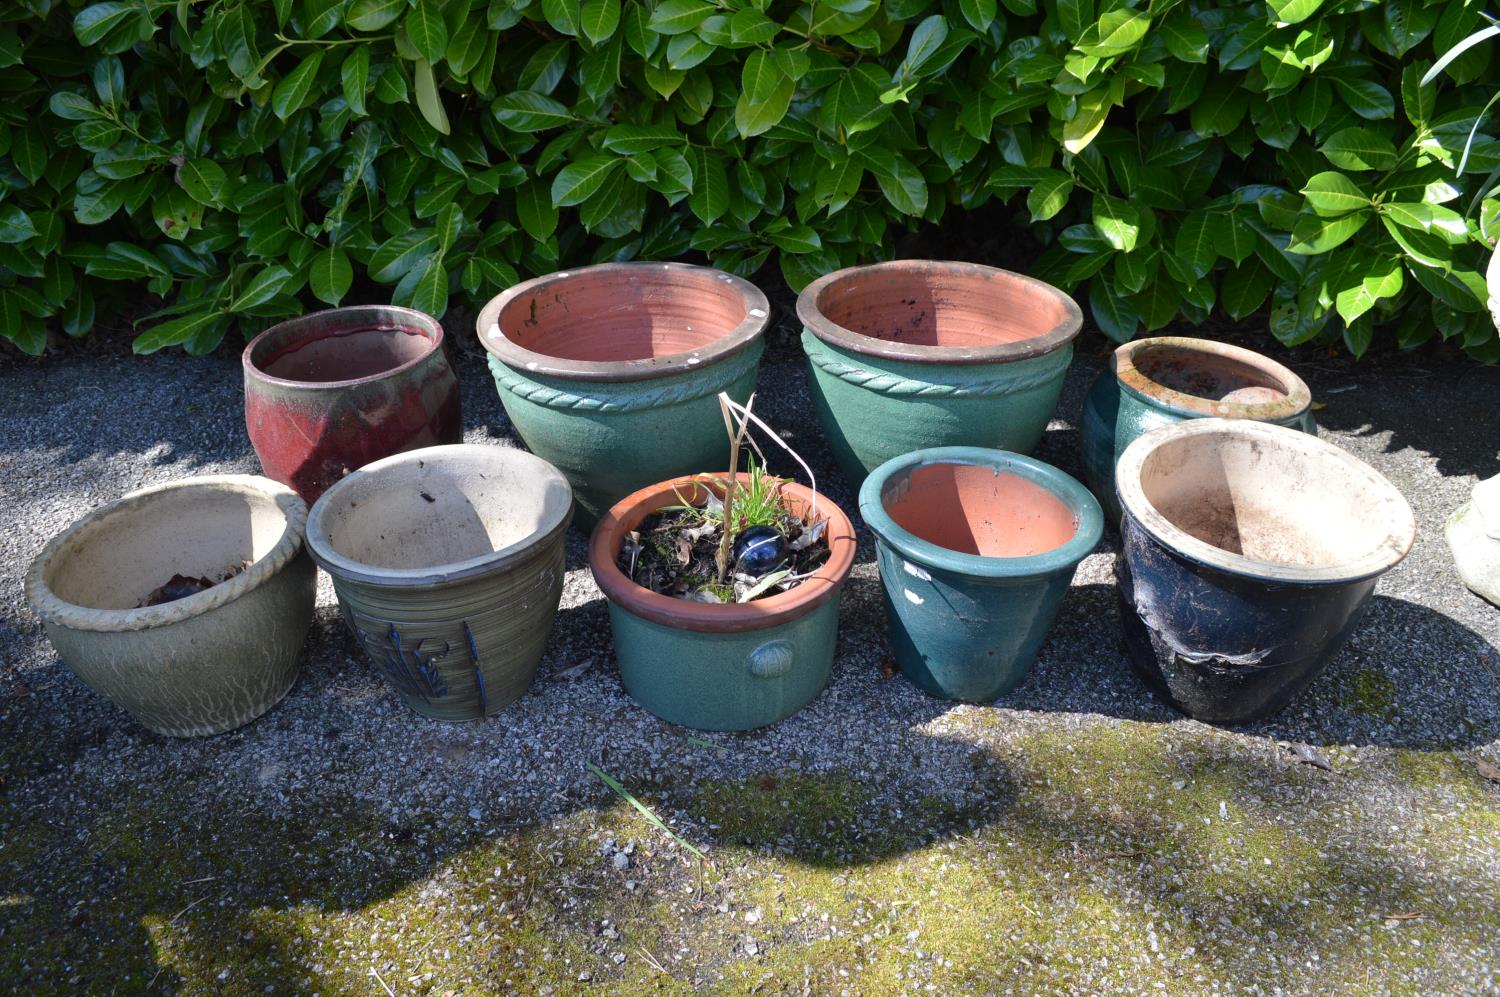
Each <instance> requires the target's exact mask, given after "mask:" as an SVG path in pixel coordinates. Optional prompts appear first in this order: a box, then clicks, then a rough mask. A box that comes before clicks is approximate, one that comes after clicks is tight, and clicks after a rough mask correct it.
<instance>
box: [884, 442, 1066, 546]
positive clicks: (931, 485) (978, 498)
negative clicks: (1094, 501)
mask: <svg viewBox="0 0 1500 997" xmlns="http://www.w3.org/2000/svg"><path fill="white" fill-rule="evenodd" d="M881 502H882V503H883V504H884V506H885V511H886V514H887V515H889V516H890V517H891V519H893V520H895V522H896V525H897V526H900V527H901V528H902V529H903V530H906V531H907V532H908V533H910V534H912V535H913V536H915V537H917V538H919V539H921V540H926V541H927V542H928V543H930V544H936V545H937V546H939V547H944V548H946V549H948V550H952V551H957V552H959V553H961V554H979V555H981V556H983V557H1029V556H1031V555H1033V554H1042V553H1045V552H1047V551H1049V550H1056V549H1057V548H1058V547H1061V546H1062V545H1063V544H1065V543H1067V542H1068V541H1069V540H1072V539H1073V537H1074V535H1075V534H1077V532H1078V518H1077V517H1076V516H1075V515H1074V514H1073V511H1072V510H1071V509H1069V508H1068V506H1067V504H1066V503H1065V502H1063V501H1062V499H1060V498H1058V497H1057V496H1056V495H1054V494H1052V493H1051V492H1050V491H1048V490H1047V489H1045V488H1043V487H1042V486H1041V485H1038V484H1036V483H1035V482H1032V481H1028V480H1027V479H1025V478H1023V477H1021V476H1020V475H1018V474H1013V473H1011V472H1009V471H997V470H995V469H994V468H989V467H976V466H974V465H972V464H924V465H922V466H920V467H917V468H914V469H913V470H912V471H911V472H910V473H908V474H904V475H898V476H895V477H893V478H892V479H891V480H890V481H889V482H887V483H886V486H885V488H884V490H883V492H882V494H881Z"/></svg>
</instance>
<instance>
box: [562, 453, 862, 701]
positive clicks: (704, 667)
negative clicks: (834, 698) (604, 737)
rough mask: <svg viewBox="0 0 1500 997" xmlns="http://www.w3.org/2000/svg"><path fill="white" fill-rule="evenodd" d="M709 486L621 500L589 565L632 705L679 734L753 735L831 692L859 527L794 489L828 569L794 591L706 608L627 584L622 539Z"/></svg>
mask: <svg viewBox="0 0 1500 997" xmlns="http://www.w3.org/2000/svg"><path fill="white" fill-rule="evenodd" d="M742 478H743V476H742ZM707 487H709V485H707V484H705V483H704V482H703V480H702V479H701V478H699V477H695V476H688V477H682V478H678V479H676V480H673V481H667V482H663V483H661V484H657V485H653V486H651V487H649V488H643V489H641V490H640V491H638V492H636V493H635V494H633V495H630V496H628V497H627V498H625V499H622V500H621V501H620V502H619V503H618V504H616V505H615V507H614V508H612V509H611V510H610V511H609V514H608V515H606V516H605V517H604V518H603V519H602V520H600V522H599V525H598V526H597V527H596V528H595V529H594V535H593V537H592V538H591V539H590V541H589V567H590V568H591V569H592V570H593V573H594V580H595V581H596V582H598V584H599V588H600V589H601V590H603V592H604V594H605V595H606V596H607V597H608V598H609V619H610V626H611V628H612V629H613V631H614V641H615V654H616V657H617V658H618V660H619V664H620V678H621V680H622V681H623V682H624V683H625V689H626V691H627V692H629V693H630V695H631V698H633V699H634V700H635V701H636V702H637V703H639V704H640V705H641V706H643V707H645V708H646V709H647V710H650V711H651V712H652V713H654V714H656V715H657V716H659V717H661V718H662V719H663V720H667V721H670V722H671V723H675V724H681V725H682V726H684V727H693V728H696V729H698V730H751V729H753V728H755V727H764V726H766V725H767V724H772V723H775V722H776V721H778V720H781V719H783V718H785V717H789V716H791V715H792V714H793V713H796V712H797V711H798V710H800V709H802V707H804V706H806V705H807V704H808V703H810V702H812V700H813V699H814V698H815V697H816V696H817V695H818V693H819V692H821V691H822V689H823V687H824V686H825V685H827V684H828V674H829V671H830V670H831V669H832V667H833V650H834V642H835V640H836V638H837V636H838V612H839V592H840V590H841V588H842V587H843V584H844V580H845V579H846V578H847V577H848V575H849V569H850V568H851V567H853V564H854V527H853V526H852V525H851V524H850V522H849V517H847V516H845V515H844V513H843V511H842V510H840V509H839V508H838V507H837V506H835V505H834V504H833V503H832V502H830V501H828V499H826V498H824V497H823V496H821V495H818V496H815V495H814V493H813V492H812V490H811V489H808V488H804V487H802V486H801V485H797V484H790V483H789V484H787V485H785V486H784V491H783V494H784V495H785V496H786V498H787V500H788V503H789V505H790V508H791V509H792V511H793V512H794V513H795V514H797V515H800V516H804V517H807V516H812V515H814V513H813V511H812V510H813V506H814V503H816V508H817V512H816V516H817V517H818V518H819V519H822V520H825V521H826V522H827V523H828V526H827V531H828V532H827V536H828V542H829V546H830V556H829V558H828V560H827V561H826V562H825V563H824V564H823V566H822V567H821V568H819V569H818V570H817V572H816V573H815V574H814V575H813V576H812V577H811V578H808V579H806V580H804V581H803V582H802V583H801V584H800V585H798V586H796V587H795V588H793V589H791V590H790V591H787V592H782V593H780V594H778V595H773V596H768V597H766V598H764V599H757V600H756V601H754V602H749V603H738V604H726V605H707V604H704V603H699V602H689V601H687V600H685V599H674V598H671V597H669V596H665V595H660V594H658V593H656V592H652V591H651V590H649V589H646V588H643V587H642V586H640V585H637V584H636V583H635V582H633V581H631V580H630V579H629V578H627V577H626V576H625V574H624V573H623V572H621V571H620V569H619V567H618V566H617V565H616V564H615V558H616V557H617V556H618V555H619V552H620V547H621V544H622V542H623V541H624V538H625V534H626V533H628V532H629V531H631V530H633V529H635V528H636V527H637V526H638V525H639V524H640V522H641V520H643V519H645V518H646V517H647V516H648V515H650V514H651V513H653V512H656V511H657V510H659V509H661V508H663V507H664V506H668V505H675V504H678V503H679V502H681V501H683V500H684V499H685V500H686V501H688V502H691V503H698V502H701V501H703V500H704V499H705V498H706V497H707V496H706V494H705V493H704V491H703V489H706V488H707ZM679 495H680V496H681V498H679V497H678V496H679Z"/></svg>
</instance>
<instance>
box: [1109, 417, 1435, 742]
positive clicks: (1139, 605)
mask: <svg viewBox="0 0 1500 997" xmlns="http://www.w3.org/2000/svg"><path fill="white" fill-rule="evenodd" d="M1117 481H1118V485H1119V495H1120V504H1121V505H1122V506H1123V508H1124V519H1123V521H1122V524H1121V535H1122V541H1123V547H1122V550H1121V554H1120V557H1119V559H1118V560H1117V562H1116V574H1117V578H1118V581H1119V592H1120V603H1121V615H1122V616H1123V619H1124V624H1125V643H1126V647H1127V648H1128V650H1129V652H1130V660H1131V662H1132V663H1133V664H1134V666H1135V669H1136V671H1137V672H1139V673H1140V675H1141V677H1142V678H1143V679H1145V681H1146V682H1147V683H1148V684H1149V685H1150V686H1151V687H1152V688H1154V689H1155V690H1156V691H1157V692H1159V693H1161V694H1162V695H1164V696H1165V697H1166V698H1167V699H1169V700H1170V701H1171V702H1172V703H1174V704H1175V705H1176V706H1177V707H1178V708H1180V709H1181V710H1182V711H1183V712H1184V713H1187V714H1188V715H1189V716H1192V717H1195V718H1197V719H1199V720H1206V721H1210V722H1217V723H1245V722H1249V721H1252V720H1259V719H1263V718H1265V717H1268V716H1271V715H1272V714H1274V713H1276V712H1278V711H1279V710H1281V709H1282V708H1283V707H1284V706H1286V704H1287V703H1288V702H1290V701H1291V700H1292V699H1293V697H1295V696H1296V695H1297V694H1298V693H1300V692H1301V691H1302V690H1303V689H1305V688H1306V687H1307V686H1308V684H1309V683H1311V682H1312V681H1313V679H1314V678H1316V677H1317V676H1318V674H1319V673H1320V672H1321V671H1322V670H1323V668H1324V667H1325V666H1326V665H1327V664H1328V662H1329V661H1330V660H1331V659H1332V658H1333V656H1334V655H1335V654H1337V653H1338V650H1339V648H1340V647H1342V646H1343V644H1344V641H1345V640H1346V639H1347V638H1348V637H1349V635H1350V634H1351V633H1352V632H1353V631H1354V629H1355V627H1357V626H1358V624H1359V621H1360V618H1361V616H1362V615H1363V614H1364V611H1365V608H1366V606H1367V605H1368V604H1369V602H1370V596H1371V594H1372V593H1373V592H1374V591H1375V582H1376V579H1378V578H1379V577H1380V575H1381V574H1383V573H1384V572H1386V571H1387V570H1389V569H1390V568H1391V567H1392V566H1394V565H1395V564H1396V563H1397V562H1398V561H1400V560H1401V559H1402V558H1403V557H1405V556H1406V552H1407V551H1408V550H1410V549H1411V545H1412V541H1413V539H1414V538H1415V535H1416V524H1415V521H1414V520H1413V518H1412V513H1411V508H1410V507H1409V506H1408V505H1407V504H1406V500H1405V499H1404V498H1402V497H1401V493H1400V492H1398V491H1397V490H1396V489H1395V487H1394V486H1392V485H1391V483H1390V482H1389V481H1387V480H1386V479H1385V478H1384V477H1382V476H1381V475H1380V474H1379V473H1378V472H1376V471H1375V470H1374V469H1373V468H1371V467H1370V466H1369V465H1367V464H1365V463H1363V462H1361V461H1359V460H1356V459H1355V458H1354V457H1352V456H1350V455H1349V454H1347V453H1345V452H1344V451H1343V450H1341V449H1339V448H1338V447H1335V446H1333V445H1331V444H1328V443H1324V442H1322V441H1321V440H1319V439H1318V438H1317V437H1315V436H1310V435H1308V434H1306V433H1301V432H1298V431H1296V430H1292V429H1287V428H1284V427H1281V426H1273V425H1268V424H1266V423H1257V422H1244V421H1232V420H1225V419H1192V420H1189V421H1187V422H1180V423H1177V424H1175V425H1172V426H1164V427H1162V428H1161V429H1157V430H1153V431H1152V432H1149V433H1147V434H1146V435H1144V436H1142V437H1140V438H1139V439H1137V440H1136V441H1135V442H1134V443H1132V444H1131V445H1130V446H1129V447H1128V448H1127V449H1126V450H1125V453H1124V455H1123V456H1121V458H1120V463H1119V468H1118V471H1117Z"/></svg>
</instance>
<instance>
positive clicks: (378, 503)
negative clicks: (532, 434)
mask: <svg viewBox="0 0 1500 997" xmlns="http://www.w3.org/2000/svg"><path fill="white" fill-rule="evenodd" d="M571 514H572V493H571V491H570V489H569V488H568V483H567V481H566V479H564V478H563V476H562V475H561V474H560V473H559V472H558V471H557V469H556V468H554V467H552V466H551V465H549V464H547V463H546V462H545V461H543V460H542V459H541V458H540V457H536V456H534V455H532V454H529V453H526V452H525V451H523V450H517V449H514V448H511V447H499V446H476V445H459V446H446V447H428V448H426V449H423V450H414V451H411V452H410V453H404V454H397V455H395V456H392V457H387V458H386V459H384V460H381V461H376V462H375V463H373V464H370V465H368V466H367V467H365V468H363V469H362V470H359V471H356V472H355V473H353V474H351V475H349V476H348V477H347V478H345V479H344V480H343V481H340V482H339V483H338V484H337V485H335V486H333V487H332V488H330V489H329V490H328V491H327V492H325V493H324V495H323V497H322V498H320V499H319V500H318V502H317V504H316V505H314V506H313V510H312V515H311V516H310V517H309V519H308V529H307V542H308V549H309V550H310V551H311V552H312V555H313V557H314V558H315V559H316V560H317V562H318V564H319V565H321V566H322V568H323V569H324V570H325V571H327V572H328V573H329V574H330V575H332V576H333V584H334V589H335V591H336V592H337V593H338V598H339V607H340V608H341V609H342V611H343V614H344V620H345V622H346V623H348V624H349V627H350V629H351V630H352V631H353V632H354V634H355V636H356V637H358V638H359V640H360V643H361V644H362V645H363V646H364V648H365V651H366V652H367V653H368V654H369V656H370V658H371V660H372V661H374V662H375V663H376V664H377V665H379V666H380V667H381V669H382V671H383V672H384V674H385V676H386V678H387V679H388V680H389V681H390V682H391V684H392V686H393V687H394V688H395V689H396V691H397V693H398V694H400V696H401V697H402V699H403V700H405V701H406V703H407V705H409V706H411V707H412V709H414V710H416V711H417V712H418V713H421V714H423V715H424V716H429V717H432V718H434V719H438V720H472V719H478V718H480V717H484V716H489V715H491V714H494V713H497V712H499V711H500V710H501V709H503V708H504V707H505V706H507V705H509V704H510V703H512V702H514V701H515V700H516V699H517V698H518V697H520V695H521V694H522V693H523V692H525V691H526V689H527V687H528V686H529V685H530V684H531V680H532V678H533V677H535V675H536V669H537V664H538V663H539V662H540V661H541V657H542V651H543V648H544V646H545V643H546V640H547V635H548V633H549V632H550V631H551V628H552V621H553V619H554V618H555V617H556V615H557V604H558V600H559V599H560V598H561V596H562V580H563V560H564V544H563V535H564V533H565V532H566V530H567V526H568V521H569V519H570V517H571Z"/></svg>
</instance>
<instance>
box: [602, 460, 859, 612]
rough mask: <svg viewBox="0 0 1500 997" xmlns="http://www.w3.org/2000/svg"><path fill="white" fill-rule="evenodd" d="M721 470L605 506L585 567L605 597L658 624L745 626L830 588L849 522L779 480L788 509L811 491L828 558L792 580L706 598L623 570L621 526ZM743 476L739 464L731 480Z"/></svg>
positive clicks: (809, 607) (848, 564) (839, 573)
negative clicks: (750, 595)
mask: <svg viewBox="0 0 1500 997" xmlns="http://www.w3.org/2000/svg"><path fill="white" fill-rule="evenodd" d="M727 476H728V473H727V472H720V473H718V474H714V473H713V472H705V473H703V474H689V475H684V476H682V477H680V478H673V479H672V480H670V481H663V482H659V483H657V484H654V485H648V486H646V487H645V488H642V489H640V490H639V491H637V492H633V493H632V494H630V495H627V496H625V497H624V498H623V499H621V500H620V501H618V502H616V503H615V504H614V506H612V507H611V508H610V510H609V512H607V513H605V515H604V518H603V519H601V520H599V524H598V525H597V526H595V527H594V533H593V535H592V536H591V537H589V569H590V570H591V571H592V572H593V575H594V581H595V582H596V583H597V584H598V586H599V588H600V590H601V591H602V592H603V593H604V594H605V596H606V597H607V598H608V599H609V601H610V602H611V603H614V604H615V605H617V606H619V607H620V608H621V609H623V610H625V611H626V612H628V613H631V614H632V615H634V616H638V617H641V618H642V619H645V620H648V621H650V622H652V623H656V624H660V625H661V626H666V627H674V628H676V629H680V630H691V631H694V632H697V633H745V632H748V631H755V630H765V629H768V628H770V627H775V626H780V625H782V624H784V623H790V622H792V621H793V620H798V619H801V618H802V617H804V616H806V615H807V614H809V613H811V612H812V611H813V610H815V609H817V608H818V607H819V606H822V605H823V604H824V603H826V602H827V601H828V600H829V599H832V598H833V597H834V595H836V594H837V593H838V591H839V589H840V588H841V587H842V586H843V584H844V581H845V580H846V579H847V578H848V577H849V571H850V569H852V568H853V567H854V549H855V540H854V524H853V523H851V522H850V521H849V517H848V516H847V515H845V514H844V510H842V509H840V508H839V507H838V506H837V505H835V504H834V503H833V502H832V501H831V500H830V499H829V498H828V497H827V496H826V495H823V494H821V493H814V492H813V490H812V489H811V488H808V487H807V486H805V485H801V484H798V483H797V482H795V481H788V482H786V484H784V485H783V486H782V489H783V494H784V495H785V496H786V497H787V498H790V499H792V500H793V501H794V502H795V503H796V505H797V509H796V512H797V513H798V514H802V513H803V512H805V511H807V510H809V509H810V508H811V506H812V502H813V499H814V496H815V495H816V498H817V505H818V513H819V518H820V519H822V520H823V521H824V522H826V523H827V524H828V527H827V529H828V560H827V561H824V562H823V564H822V565H821V566H820V567H819V568H818V570H817V571H815V572H813V575H812V577H811V578H806V579H804V580H803V581H802V582H801V583H800V584H798V585H797V587H796V588H794V589H791V590H790V591H787V592H780V593H777V594H776V595H772V596H767V597H766V598H764V599H756V600H755V601H753V602H736V603H719V604H709V603H702V602H689V601H688V600H686V599H674V598H672V597H671V596H667V595H662V594H661V593H659V592H653V591H651V590H650V589H648V588H646V587H645V586H643V585H637V584H636V583H635V582H633V581H631V580H630V579H629V578H627V577H625V573H624V572H623V571H621V570H620V568H619V566H618V565H616V564H615V557H616V556H617V555H618V553H619V550H620V546H621V544H622V543H623V542H624V540H625V534H626V533H628V532H629V531H631V530H633V529H634V528H635V527H636V526H638V525H639V524H640V522H641V520H643V519H645V518H646V517H647V516H649V515H651V514H652V513H653V512H657V511H659V510H660V509H661V508H662V507H663V506H665V505H669V504H671V503H672V502H673V501H674V500H675V499H676V497H677V495H678V494H679V492H681V491H682V490H683V489H686V488H699V487H708V485H709V481H708V478H710V477H719V478H724V477H727ZM746 478H748V475H746V474H745V473H744V472H740V474H739V475H737V477H736V480H745V479H746Z"/></svg>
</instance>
